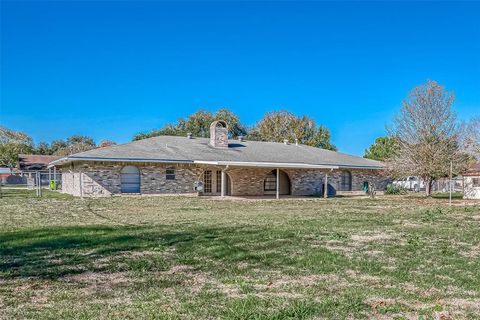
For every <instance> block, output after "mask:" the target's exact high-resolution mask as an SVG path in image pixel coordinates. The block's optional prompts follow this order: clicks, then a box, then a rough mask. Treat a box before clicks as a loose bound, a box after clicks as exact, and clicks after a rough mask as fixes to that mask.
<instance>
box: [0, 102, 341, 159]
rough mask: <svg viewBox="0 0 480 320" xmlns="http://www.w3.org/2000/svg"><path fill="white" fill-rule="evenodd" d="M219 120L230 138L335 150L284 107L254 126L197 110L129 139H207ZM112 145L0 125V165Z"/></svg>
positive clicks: (224, 113)
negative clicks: (47, 138)
mask: <svg viewBox="0 0 480 320" xmlns="http://www.w3.org/2000/svg"><path fill="white" fill-rule="evenodd" d="M219 119H222V120H225V121H226V122H227V124H228V131H229V135H230V138H236V137H239V136H243V137H245V138H246V139H249V140H255V141H274V142H282V141H283V140H284V139H288V140H289V141H291V142H293V141H295V139H297V140H298V142H299V143H302V144H306V145H310V146H314V147H319V148H324V149H329V150H337V148H336V146H335V145H333V144H332V143H331V141H330V139H331V137H330V130H328V128H326V127H325V126H323V125H317V124H316V123H315V121H314V120H313V118H311V117H308V116H305V115H304V116H296V115H295V114H293V113H291V112H289V111H286V110H280V111H274V112H268V113H266V114H265V115H264V117H263V118H262V119H261V120H260V121H259V122H258V123H257V124H256V125H254V126H251V127H249V126H246V125H244V124H243V123H241V121H240V118H239V117H238V115H236V114H235V113H234V112H232V111H230V110H228V109H225V108H223V109H219V110H217V111H216V112H215V113H212V112H210V111H207V110H199V111H197V112H195V113H193V114H191V115H189V116H188V117H187V118H180V119H178V120H177V121H176V122H175V123H168V124H166V125H164V126H163V127H161V128H160V129H155V130H151V131H148V132H142V133H138V134H136V135H135V136H134V137H133V139H132V140H133V141H136V140H141V139H147V138H151V137H156V136H161V135H171V136H186V135H187V133H191V134H192V135H193V136H195V137H205V138H207V137H209V136H210V124H211V123H212V122H213V121H215V120H219ZM115 144H116V143H115V142H113V141H110V140H103V141H101V142H100V143H99V144H96V143H95V141H94V139H92V138H91V137H88V136H82V135H73V136H70V137H68V138H67V139H65V140H54V141H52V142H50V143H48V142H40V143H38V144H34V143H33V139H32V138H31V137H30V136H29V135H28V134H26V133H24V132H19V131H13V130H11V129H8V128H5V127H0V166H7V167H10V168H13V167H15V166H16V164H17V161H18V155H19V154H40V155H58V156H65V155H69V154H73V153H78V152H83V151H88V150H91V149H95V148H101V147H107V146H111V145H115Z"/></svg>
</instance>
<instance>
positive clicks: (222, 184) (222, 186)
mask: <svg viewBox="0 0 480 320" xmlns="http://www.w3.org/2000/svg"><path fill="white" fill-rule="evenodd" d="M226 180H227V179H226V173H225V170H222V179H221V182H220V184H221V195H222V198H223V197H225V187H226V186H225V182H226Z"/></svg>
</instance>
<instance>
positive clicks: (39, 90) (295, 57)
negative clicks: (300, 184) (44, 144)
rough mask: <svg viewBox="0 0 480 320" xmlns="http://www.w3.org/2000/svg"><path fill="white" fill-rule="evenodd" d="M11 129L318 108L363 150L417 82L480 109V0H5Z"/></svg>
mask: <svg viewBox="0 0 480 320" xmlns="http://www.w3.org/2000/svg"><path fill="white" fill-rule="evenodd" d="M0 23H1V78H0V80H1V84H0V86H1V87H0V88H1V96H0V102H1V110H0V122H1V125H4V126H7V127H10V128H12V129H15V130H22V131H26V132H27V133H29V134H30V135H31V136H32V137H33V138H34V140H35V142H39V141H51V140H53V139H59V138H65V137H67V136H69V135H72V134H83V135H89V136H92V137H93V138H95V139H96V140H97V141H100V140H102V139H112V140H115V141H117V142H127V141H129V140H131V138H132V136H133V135H134V134H136V133H138V132H140V131H145V130H149V129H152V128H159V127H161V126H162V125H164V124H165V123H166V122H172V121H175V120H176V119H177V118H179V117H184V116H187V115H188V114H190V113H192V112H194V111H196V110H197V109H199V108H203V109H208V110H212V111H213V110H216V109H218V108H220V107H227V108H230V109H231V110H233V111H234V112H236V113H237V114H238V115H239V116H240V118H241V120H242V121H243V122H244V123H246V124H254V123H255V122H256V121H257V120H258V119H260V117H261V116H262V115H263V114H264V113H265V112H267V111H272V110H277V109H287V110H290V111H292V112H294V113H296V114H299V115H301V114H306V115H309V116H311V117H313V118H314V119H315V120H316V121H317V122H318V123H321V124H324V125H326V126H327V127H328V128H330V129H331V131H332V140H333V143H334V144H336V145H337V146H338V147H339V149H340V150H341V151H343V152H347V153H352V154H357V155H363V151H364V149H365V148H367V147H368V146H369V145H370V144H371V143H372V142H373V140H374V139H375V138H376V137H378V136H380V135H384V133H385V125H386V124H388V123H389V121H390V120H391V118H392V116H393V115H394V113H395V112H397V111H398V109H399V108H400V105H401V101H402V99H404V98H405V96H406V95H407V93H408V91H409V90H410V89H411V88H412V87H414V86H415V85H418V84H421V83H423V82H425V81H426V80H427V79H435V80H437V81H439V82H440V83H441V84H443V85H444V86H446V87H447V89H449V90H453V91H454V92H455V95H456V97H457V100H456V103H455V110H456V111H457V112H458V114H459V117H460V118H461V119H468V118H470V117H472V116H474V115H480V3H478V2H477V3H475V2H455V3H448V2H438V3H435V2H404V3H400V2H367V3H362V2H231V1H229V2H221V1H216V2H200V1H195V2H157V1H146V2H139V1H135V2H134V1H119V2H114V1H104V2H96V1H78V2H73V1H53V2H42V1H34V2H25V1H11V2H10V1H2V3H1V22H0Z"/></svg>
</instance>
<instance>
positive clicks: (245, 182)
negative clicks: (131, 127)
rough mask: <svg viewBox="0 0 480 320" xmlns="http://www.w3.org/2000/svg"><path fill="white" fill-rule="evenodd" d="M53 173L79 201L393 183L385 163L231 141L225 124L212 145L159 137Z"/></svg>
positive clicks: (307, 191)
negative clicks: (385, 172) (84, 198)
mask: <svg viewBox="0 0 480 320" xmlns="http://www.w3.org/2000/svg"><path fill="white" fill-rule="evenodd" d="M50 165H51V166H56V167H60V168H61V169H62V172H63V175H62V192H65V193H69V194H72V195H75V196H110V195H114V194H182V193H183V194H186V193H198V194H200V195H220V196H226V195H232V196H263V195H272V196H276V197H277V198H278V197H280V196H281V195H294V196H297V195H298V196H300V195H302V196H304V195H325V196H326V194H327V193H328V194H329V195H335V194H342V193H363V191H362V190H363V188H364V185H365V183H367V182H371V183H374V184H375V186H376V188H377V190H383V189H384V188H385V187H386V185H387V183H389V182H390V179H389V178H388V177H385V176H384V175H382V173H383V170H382V169H383V164H382V163H381V162H378V161H373V160H368V159H364V158H361V157H356V156H351V155H347V154H343V153H339V152H334V151H329V150H323V149H320V148H315V147H310V146H306V145H301V144H298V143H289V142H288V141H285V142H284V143H274V142H259V141H245V140H244V139H243V138H241V137H240V138H239V139H237V140H229V139H228V129H227V124H226V123H225V122H224V121H221V120H219V121H215V122H213V123H212V124H211V126H210V139H207V138H195V137H193V136H192V135H191V134H189V135H188V136H186V137H178V136H159V137H153V138H149V139H144V140H139V141H134V142H130V143H126V144H123V145H115V146H109V147H105V148H99V149H94V150H90V151H85V152H81V153H77V154H73V155H70V156H66V157H64V158H61V159H58V160H55V161H53V162H51V163H50ZM325 186H327V188H325ZM325 190H326V191H327V192H325Z"/></svg>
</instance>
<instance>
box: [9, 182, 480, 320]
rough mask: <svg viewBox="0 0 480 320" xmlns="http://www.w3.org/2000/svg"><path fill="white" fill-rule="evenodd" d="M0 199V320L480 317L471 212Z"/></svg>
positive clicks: (398, 201)
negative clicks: (69, 319)
mask: <svg viewBox="0 0 480 320" xmlns="http://www.w3.org/2000/svg"><path fill="white" fill-rule="evenodd" d="M447 202H448V200H445V199H428V200H427V199H424V198H421V197H418V196H412V195H409V196H403V197H402V196H390V197H388V196H385V197H378V198H377V199H374V200H371V199H362V198H348V197H344V198H336V199H328V200H324V199H316V198H312V199H306V200H305V199H303V200H300V199H286V200H280V201H275V200H273V201H269V200H266V201H221V200H214V199H208V198H201V197H113V198H105V199H83V200H82V199H74V198H71V197H68V196H64V195H59V194H57V193H54V192H48V191H46V192H45V197H44V198H41V199H37V198H35V197H29V196H28V195H27V194H24V195H20V194H16V195H13V194H10V195H9V196H4V197H3V198H1V199H0V221H1V222H0V318H5V319H7V318H8V319H11V318H35V319H43V318H49V319H66V318H77V319H111V318H118V319H125V318H127V319H128V318H129V319H138V318H148V319H150V318H158V319H199V318H203V319H204V318H208V319H224V318H226V319H286V318H290V319H310V318H316V319H319V318H321V319H324V318H332V319H343V318H355V319H356V318H369V319H371V318H385V319H391V318H393V319H395V318H398V319H402V318H415V319H417V318H420V319H421V318H423V319H431V318H435V317H436V318H440V316H444V318H443V319H450V318H452V319H472V318H480V206H479V205H476V206H475V205H472V204H471V203H470V204H469V205H468V206H463V205H461V204H460V202H461V200H455V201H454V204H455V206H453V207H452V208H449V207H447V206H446V203H447Z"/></svg>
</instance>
